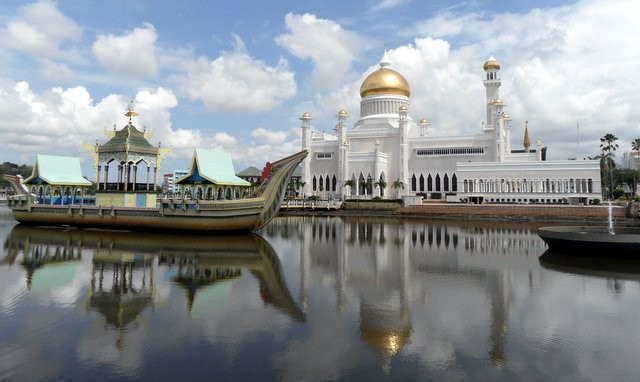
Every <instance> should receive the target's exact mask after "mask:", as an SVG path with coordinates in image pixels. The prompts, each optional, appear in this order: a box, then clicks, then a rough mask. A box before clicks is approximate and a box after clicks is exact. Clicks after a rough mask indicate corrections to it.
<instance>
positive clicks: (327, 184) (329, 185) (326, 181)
mask: <svg viewBox="0 0 640 382" xmlns="http://www.w3.org/2000/svg"><path fill="white" fill-rule="evenodd" d="M324 184H325V185H326V186H327V191H331V182H330V181H329V175H327V178H326V180H325V182H324Z"/></svg>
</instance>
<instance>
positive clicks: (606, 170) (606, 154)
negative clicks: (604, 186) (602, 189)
mask: <svg viewBox="0 0 640 382" xmlns="http://www.w3.org/2000/svg"><path fill="white" fill-rule="evenodd" d="M617 141H618V137H616V136H615V135H613V134H611V133H608V134H605V135H604V136H603V137H602V138H600V150H601V152H602V154H601V156H600V172H601V176H602V179H607V180H608V184H609V190H608V192H607V195H608V196H609V198H611V197H612V196H613V194H612V192H613V170H614V169H615V168H616V162H615V161H614V160H613V157H614V156H615V154H614V152H615V151H616V150H617V149H618V143H616V142H617Z"/></svg>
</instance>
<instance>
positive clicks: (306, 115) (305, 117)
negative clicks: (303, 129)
mask: <svg viewBox="0 0 640 382" xmlns="http://www.w3.org/2000/svg"><path fill="white" fill-rule="evenodd" d="M300 119H311V114H309V113H307V112H304V113H303V114H302V117H300Z"/></svg>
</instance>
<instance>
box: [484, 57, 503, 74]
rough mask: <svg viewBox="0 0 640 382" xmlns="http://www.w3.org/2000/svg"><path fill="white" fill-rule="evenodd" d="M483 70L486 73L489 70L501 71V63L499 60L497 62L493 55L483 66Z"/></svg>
mask: <svg viewBox="0 0 640 382" xmlns="http://www.w3.org/2000/svg"><path fill="white" fill-rule="evenodd" d="M482 68H483V69H484V70H485V71H486V70H489V69H495V70H500V62H498V60H496V59H495V58H494V57H493V55H491V57H489V59H488V60H487V61H485V63H484V65H482Z"/></svg>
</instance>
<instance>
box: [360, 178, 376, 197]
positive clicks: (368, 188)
mask: <svg viewBox="0 0 640 382" xmlns="http://www.w3.org/2000/svg"><path fill="white" fill-rule="evenodd" d="M362 186H363V187H364V191H365V195H371V193H372V191H373V189H372V188H373V179H372V178H371V176H369V177H368V178H367V180H365V181H364V182H363V184H362Z"/></svg>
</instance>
